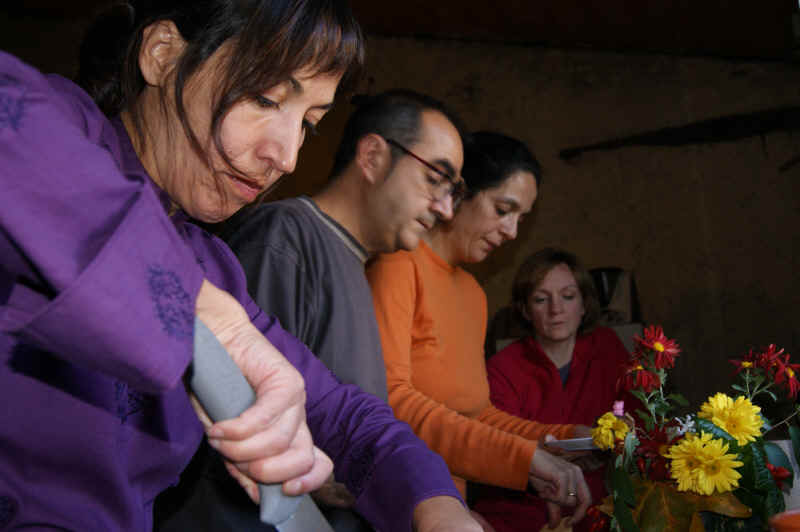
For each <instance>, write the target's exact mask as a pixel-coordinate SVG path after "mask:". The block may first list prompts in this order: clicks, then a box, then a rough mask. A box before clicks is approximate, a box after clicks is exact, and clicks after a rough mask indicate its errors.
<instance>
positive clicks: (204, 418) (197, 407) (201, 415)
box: [189, 393, 214, 430]
mask: <svg viewBox="0 0 800 532" xmlns="http://www.w3.org/2000/svg"><path fill="white" fill-rule="evenodd" d="M189 402H190V403H192V408H193V409H194V412H195V414H197V419H199V420H200V423H202V424H203V428H204V429H205V430H208V428H209V427H210V426H211V425H213V424H214V422H213V421H211V418H210V417H208V414H207V413H206V411H205V409H204V408H203V405H201V404H200V401H199V400H198V399H197V396H196V395H195V394H193V393H190V394H189Z"/></svg>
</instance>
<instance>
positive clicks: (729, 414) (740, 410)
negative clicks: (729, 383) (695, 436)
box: [697, 393, 764, 445]
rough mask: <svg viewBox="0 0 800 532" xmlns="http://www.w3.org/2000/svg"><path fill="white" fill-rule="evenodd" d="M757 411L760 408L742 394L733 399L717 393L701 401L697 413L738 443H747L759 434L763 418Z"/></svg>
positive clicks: (759, 410)
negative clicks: (701, 404) (703, 401)
mask: <svg viewBox="0 0 800 532" xmlns="http://www.w3.org/2000/svg"><path fill="white" fill-rule="evenodd" d="M759 412H761V408H760V407H758V406H756V405H754V404H753V403H751V402H750V400H749V399H747V398H746V397H744V396H741V395H740V396H739V397H737V398H736V400H734V399H731V398H730V397H728V396H727V395H725V394H724V393H718V394H716V395H714V396H712V397H709V398H708V401H706V402H705V403H703V406H702V407H701V408H700V412H699V413H698V414H697V415H698V417H701V418H703V419H708V420H709V421H711V422H712V423H713V424H714V425H716V426H718V427H719V428H721V429H722V430H724V431H725V432H727V433H728V434H730V435H731V436H733V437H734V438H736V441H737V442H738V443H739V445H747V443H749V442H751V441H754V440H755V439H756V437H757V436H760V435H761V427H762V426H763V425H764V420H763V419H761V416H760V415H759Z"/></svg>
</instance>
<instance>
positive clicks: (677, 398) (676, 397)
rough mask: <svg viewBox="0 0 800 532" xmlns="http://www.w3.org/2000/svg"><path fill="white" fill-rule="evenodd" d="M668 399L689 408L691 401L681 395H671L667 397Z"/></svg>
mask: <svg viewBox="0 0 800 532" xmlns="http://www.w3.org/2000/svg"><path fill="white" fill-rule="evenodd" d="M667 399H669V400H670V401H674V402H676V403H678V404H679V405H680V406H689V401H688V400H686V398H685V397H684V396H682V395H681V394H679V393H671V394H669V395H668V396H667Z"/></svg>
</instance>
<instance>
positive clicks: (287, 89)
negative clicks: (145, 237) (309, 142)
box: [148, 50, 341, 222]
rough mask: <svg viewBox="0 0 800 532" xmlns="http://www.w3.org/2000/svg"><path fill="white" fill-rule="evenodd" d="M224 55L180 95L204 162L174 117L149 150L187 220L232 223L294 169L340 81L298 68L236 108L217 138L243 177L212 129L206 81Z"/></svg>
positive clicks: (210, 96) (162, 182)
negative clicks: (162, 137)
mask: <svg viewBox="0 0 800 532" xmlns="http://www.w3.org/2000/svg"><path fill="white" fill-rule="evenodd" d="M221 53H222V52H221V50H218V51H217V53H215V54H214V55H212V57H211V58H209V60H208V61H206V63H205V64H204V66H203V67H202V68H201V69H200V70H199V71H198V72H197V73H196V74H195V75H194V76H193V77H192V78H191V79H190V80H189V82H188V83H187V84H186V86H185V91H184V106H185V108H186V112H187V115H188V118H189V123H190V125H191V127H192V129H193V130H194V132H195V135H197V137H198V141H199V142H200V145H201V146H202V147H203V148H204V150H205V151H206V153H207V154H209V157H203V154H199V153H198V152H197V150H195V149H194V148H193V146H192V144H191V142H190V140H189V139H188V137H187V136H186V135H185V134H184V131H183V129H182V128H181V127H180V124H179V122H178V118H177V116H175V114H174V113H172V115H171V121H172V124H168V125H167V127H168V128H169V130H170V131H171V134H170V135H169V136H168V137H171V139H169V140H168V141H167V142H163V143H159V145H156V146H153V147H152V148H150V150H151V151H154V154H153V157H152V159H151V161H152V165H155V167H156V170H155V173H156V174H157V175H154V176H153V178H154V180H156V183H158V185H159V186H161V187H162V188H163V189H164V190H166V191H167V193H168V194H169V195H170V197H171V198H172V200H173V201H175V202H176V203H177V204H178V205H180V206H181V207H182V208H183V210H185V211H186V212H187V213H188V214H189V215H190V216H192V217H194V218H196V219H199V220H202V221H206V222H217V221H221V220H224V219H226V218H228V217H230V216H231V215H232V214H233V213H235V212H236V211H237V210H239V209H240V208H241V207H243V206H244V205H246V204H248V203H251V202H252V201H253V200H255V199H256V197H257V196H258V195H259V194H260V193H262V192H264V191H265V190H266V189H267V188H269V187H270V185H272V184H274V183H275V182H276V181H277V180H278V179H279V178H280V177H281V176H282V175H283V174H285V173H290V172H292V171H294V168H295V164H296V162H297V155H298V152H299V150H300V147H301V146H302V144H303V141H304V139H305V136H306V133H307V131H308V130H309V129H313V128H314V127H315V126H316V125H317V123H318V122H319V121H320V120H321V119H322V117H323V116H325V113H326V112H327V111H328V110H329V109H330V107H331V106H332V104H333V99H334V95H335V93H336V87H337V85H338V84H339V80H340V77H341V76H339V75H329V74H316V75H315V74H314V73H313V72H312V71H310V70H308V69H301V70H298V71H296V72H294V74H293V76H292V77H291V78H290V79H289V80H286V81H285V82H283V83H281V84H279V85H276V86H274V87H272V88H270V89H268V90H266V91H265V92H264V93H262V94H261V95H260V97H259V98H258V99H256V100H244V101H240V102H238V103H236V104H235V105H234V106H233V107H232V108H231V109H230V110H229V111H228V113H227V114H226V115H225V117H224V118H223V120H222V124H221V127H220V139H221V143H222V149H223V150H224V152H225V154H226V155H227V156H228V158H229V159H230V161H231V162H232V163H233V166H234V167H235V168H236V169H238V170H239V171H241V172H242V173H243V174H244V175H239V174H237V173H235V172H233V171H232V170H231V169H230V168H229V167H228V165H227V164H226V163H225V161H224V159H223V157H222V156H221V155H220V152H219V151H218V150H217V147H216V145H215V143H214V139H213V136H212V135H211V133H210V129H209V124H210V123H211V109H212V105H213V101H212V99H213V94H212V90H213V86H214V85H215V84H214V83H212V82H211V80H213V79H214V78H215V76H217V75H219V72H220V70H219V69H218V65H219V64H220V61H221V59H220V54H221ZM148 170H149V168H148Z"/></svg>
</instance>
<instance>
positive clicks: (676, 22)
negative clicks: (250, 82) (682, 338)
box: [0, 0, 798, 59]
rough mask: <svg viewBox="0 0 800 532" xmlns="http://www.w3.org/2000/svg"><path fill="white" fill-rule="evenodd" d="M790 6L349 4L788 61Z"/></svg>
mask: <svg viewBox="0 0 800 532" xmlns="http://www.w3.org/2000/svg"><path fill="white" fill-rule="evenodd" d="M106 3H108V2H107V1H105V0H70V1H69V2H64V1H63V0H25V2H3V4H6V5H0V16H3V13H4V12H5V13H6V14H10V15H12V16H23V17H25V18H26V19H28V20H30V19H31V18H34V19H35V18H41V19H43V20H44V19H48V20H50V21H52V20H53V19H64V18H66V19H69V18H86V17H88V16H90V14H91V13H92V12H93V11H94V10H96V9H97V7H98V6H100V5H103V4H106ZM797 3H798V0H760V1H753V0H604V1H602V2H600V1H597V0H594V1H591V0H549V1H542V0H507V1H505V2H491V1H487V0H403V1H395V2H388V1H386V0H351V5H352V6H353V10H354V12H355V13H356V17H357V18H358V19H359V21H360V22H361V23H362V25H363V26H364V28H365V30H366V32H367V33H368V34H372V35H380V36H415V37H422V38H446V39H462V40H480V41H493V42H505V43H515V44H524V45H546V46H557V47H565V48H576V47H577V48H591V49H604V50H618V51H637V52H640V51H646V52H664V53H678V54H689V55H712V56H722V57H747V58H766V59H782V58H788V57H791V56H792V53H793V49H794V47H795V44H794V43H795V38H794V36H793V31H792V17H793V14H795V13H796V12H797V10H798V7H797Z"/></svg>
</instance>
